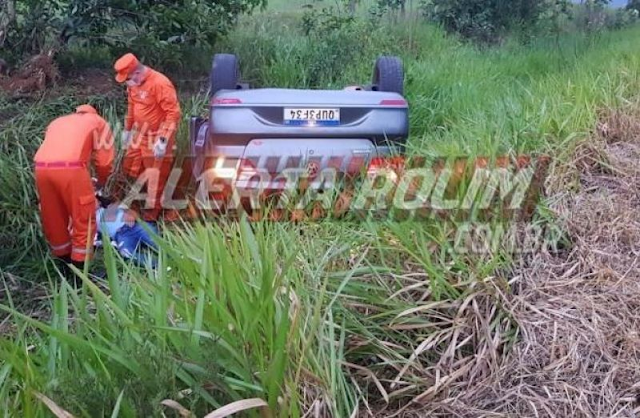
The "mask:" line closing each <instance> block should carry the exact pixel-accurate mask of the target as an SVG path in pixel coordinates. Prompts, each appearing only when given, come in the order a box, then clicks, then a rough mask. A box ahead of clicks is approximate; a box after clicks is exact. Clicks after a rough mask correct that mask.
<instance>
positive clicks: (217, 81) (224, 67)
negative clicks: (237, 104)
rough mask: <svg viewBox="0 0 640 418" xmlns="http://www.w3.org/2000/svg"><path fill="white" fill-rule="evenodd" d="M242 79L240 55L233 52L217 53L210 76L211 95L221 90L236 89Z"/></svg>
mask: <svg viewBox="0 0 640 418" xmlns="http://www.w3.org/2000/svg"><path fill="white" fill-rule="evenodd" d="M239 81H240V66H239V65H238V57H237V56H235V55H233V54H215V55H214V57H213V64H212V65H211V75H210V77H209V83H210V86H209V95H210V96H213V95H214V94H216V93H217V92H218V91H220V90H235V89H237V88H238V83H239Z"/></svg>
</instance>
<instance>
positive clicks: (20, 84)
mask: <svg viewBox="0 0 640 418" xmlns="http://www.w3.org/2000/svg"><path fill="white" fill-rule="evenodd" d="M53 57H54V53H53V51H48V52H46V53H43V54H38V55H35V56H33V57H31V58H30V59H28V60H27V61H26V62H25V63H24V64H23V65H22V66H20V67H19V68H18V69H17V70H16V71H14V72H12V73H11V74H9V75H8V76H6V77H1V78H0V89H2V91H3V92H4V93H5V94H7V95H8V96H10V97H12V98H19V97H24V96H28V95H30V94H33V93H37V92H42V91H44V90H45V89H47V88H49V87H51V86H53V85H55V84H56V82H57V81H58V80H59V79H60V73H59V71H58V67H57V66H56V65H55V62H54V61H53Z"/></svg>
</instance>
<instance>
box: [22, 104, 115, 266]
mask: <svg viewBox="0 0 640 418" xmlns="http://www.w3.org/2000/svg"><path fill="white" fill-rule="evenodd" d="M114 155H115V151H114V143H113V136H112V132H111V129H110V127H109V124H108V123H107V121H105V120H104V119H103V118H102V117H101V116H100V115H98V112H97V111H96V109H95V108H94V107H92V106H90V105H82V106H79V107H78V108H76V111H75V113H71V114H68V115H65V116H61V117H59V118H57V119H55V120H54V121H53V122H51V123H50V124H49V125H48V126H47V129H46V132H45V135H44V141H43V143H42V144H41V145H40V148H39V149H38V151H37V152H36V155H35V157H34V163H35V170H34V171H35V184H36V190H37V192H38V196H39V200H40V218H41V221H42V227H43V230H44V236H45V238H46V240H47V242H48V244H49V247H50V250H51V253H52V254H53V256H54V257H57V258H58V259H60V260H62V261H63V262H64V263H66V264H65V265H63V270H64V271H65V272H66V273H67V275H68V274H69V273H70V270H68V269H67V268H64V267H67V265H68V264H73V265H75V266H76V267H77V268H78V269H83V268H84V264H85V261H88V260H90V259H91V258H92V249H93V239H94V235H95V231H96V196H95V193H96V191H95V190H94V185H93V182H92V178H91V173H90V171H89V168H90V165H91V163H93V167H94V169H95V174H96V178H97V187H99V188H102V187H103V186H104V185H105V183H106V182H107V180H108V178H109V176H110V175H111V173H112V171H113V160H114ZM74 276H75V275H74Z"/></svg>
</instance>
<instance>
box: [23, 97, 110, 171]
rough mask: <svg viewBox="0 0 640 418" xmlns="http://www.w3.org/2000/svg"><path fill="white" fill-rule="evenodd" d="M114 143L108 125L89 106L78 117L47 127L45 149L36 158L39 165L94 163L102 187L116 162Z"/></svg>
mask: <svg viewBox="0 0 640 418" xmlns="http://www.w3.org/2000/svg"><path fill="white" fill-rule="evenodd" d="M113 145H114V144H113V139H112V137H111V130H110V129H109V125H108V124H107V122H106V121H105V120H104V119H103V118H102V117H100V116H99V115H98V114H97V113H95V109H93V108H90V107H89V106H86V107H84V106H80V107H79V108H78V112H77V113H72V114H69V115H65V116H61V117H59V118H57V119H55V120H54V121H53V122H51V123H50V124H49V126H47V130H46V132H45V137H44V141H43V143H42V145H41V146H40V148H39V149H38V151H37V152H36V154H35V156H34V158H33V159H34V161H35V162H36V163H41V164H42V163H67V164H69V163H71V164H75V163H82V164H84V165H85V166H87V167H88V166H89V163H90V161H91V157H92V153H93V157H94V158H93V162H94V164H95V168H96V171H97V174H98V181H99V183H101V184H104V182H106V177H107V176H108V174H109V173H110V170H111V165H112V164H113V159H114V150H113Z"/></svg>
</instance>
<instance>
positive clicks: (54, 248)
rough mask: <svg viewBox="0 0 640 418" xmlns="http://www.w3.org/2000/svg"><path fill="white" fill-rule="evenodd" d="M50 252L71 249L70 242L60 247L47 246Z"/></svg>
mask: <svg viewBox="0 0 640 418" xmlns="http://www.w3.org/2000/svg"><path fill="white" fill-rule="evenodd" d="M49 246H50V247H51V250H52V251H60V250H64V249H65V248H67V247H71V241H69V242H67V243H64V244H61V245H49Z"/></svg>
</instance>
